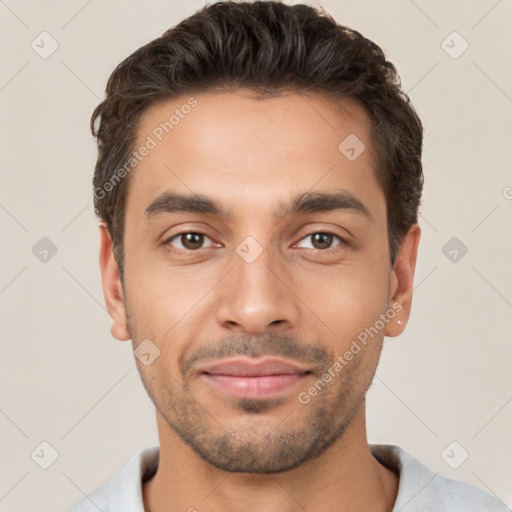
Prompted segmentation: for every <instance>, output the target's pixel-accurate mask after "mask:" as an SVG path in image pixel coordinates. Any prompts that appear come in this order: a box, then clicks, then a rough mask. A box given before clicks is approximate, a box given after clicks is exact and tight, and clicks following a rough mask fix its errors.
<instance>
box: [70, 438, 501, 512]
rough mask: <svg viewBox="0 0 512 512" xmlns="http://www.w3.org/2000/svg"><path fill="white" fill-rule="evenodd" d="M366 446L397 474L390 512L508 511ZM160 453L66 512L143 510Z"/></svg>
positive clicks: (393, 453)
mask: <svg viewBox="0 0 512 512" xmlns="http://www.w3.org/2000/svg"><path fill="white" fill-rule="evenodd" d="M370 451H371V453H372V454H373V456H374V457H375V458H376V459H377V460H378V461H379V462H380V463H381V464H383V465H384V466H386V467H388V468H389V469H391V470H392V471H394V472H395V473H396V474H397V475H398V476H399V482H400V483H399V487H398V494H397V497H396V501H395V505H394V507H393V512H399V511H402V512H434V511H435V512H477V511H478V512H511V510H510V509H509V508H508V507H507V506H505V504H504V503H503V502H502V501H500V500H498V499H497V498H495V497H493V496H491V495H489V494H487V493H485V492H483V491H481V490H480V489H477V488H476V487H473V486H471V485H468V484H465V483H462V482H459V481H457V480H452V479H450V478H445V477H443V476H441V475H439V474H438V473H433V472H432V471H430V470H429V469H428V468H427V467H426V466H424V465H423V464H422V463H421V462H419V461H418V460H416V459H415V458H414V457H411V456H410V455H409V454H408V453H407V452H405V451H404V450H403V449H402V448H400V447H399V446H395V445H388V444H370ZM159 454H160V449H159V446H151V447H149V448H145V449H144V450H140V451H139V452H137V453H136V454H135V455H134V456H133V457H132V458H131V459H130V460H129V461H128V462H127V463H126V465H125V466H124V467H123V469H122V470H121V471H120V472H119V473H118V474H117V475H116V476H115V477H114V478H113V479H112V480H110V481H109V482H108V483H106V484H105V485H103V486H102V487H100V488H98V489H96V490H95V491H94V492H92V493H91V494H90V495H88V496H84V497H83V498H82V499H81V500H80V501H78V502H77V503H75V504H74V505H72V506H71V507H70V508H68V509H67V510H66V511H64V512H98V510H100V511H101V512H145V511H144V506H143V500H142V482H144V481H146V480H149V479H150V478H151V477H152V476H153V475H154V474H155V473H156V470H157V468H158V459H159ZM198 507H199V505H198ZM196 508H197V507H196ZM191 509H192V510H193V509H194V504H193V503H192V504H191ZM199 509H200V507H199V508H198V510H199Z"/></svg>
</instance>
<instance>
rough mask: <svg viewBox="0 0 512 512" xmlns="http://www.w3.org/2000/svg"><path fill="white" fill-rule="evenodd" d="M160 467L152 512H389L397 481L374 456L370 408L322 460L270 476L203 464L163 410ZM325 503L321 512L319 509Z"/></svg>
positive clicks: (151, 489) (149, 486) (150, 485)
mask: <svg viewBox="0 0 512 512" xmlns="http://www.w3.org/2000/svg"><path fill="white" fill-rule="evenodd" d="M156 417H157V426H158V433H159V441H160V461H159V467H158V471H157V472H156V474H155V476H154V477H153V478H152V479H151V480H149V481H148V482H146V483H145V484H144V486H143V496H144V507H145V511H146V512H174V511H190V512H194V511H198V512H202V511H206V510H207V511H208V512H221V511H222V512H230V511H235V510H236V511H239V510H244V511H245V512H257V511H261V510H265V511H267V512H277V511H279V512H296V511H297V510H325V511H327V510H329V511H336V512H349V511H350V512H363V511H367V510H372V511H374V512H391V511H392V509H393V505H394V503H395V499H396V495H397V492H398V477H397V475H395V474H394V473H393V472H392V471H391V470H389V469H388V468H386V467H384V466H383V465H381V464H380V463H379V462H378V461H377V460H376V459H375V458H374V457H373V455H372V454H371V452H370V448H369V445H368V442H367V438H366V419H365V403H364V402H363V404H362V405H361V407H360V409H359V410H358V411H357V412H356V414H355V415H354V417H353V418H352V421H351V423H350V424H349V425H348V427H347V428H346V430H345V431H344V433H343V435H342V436H341V437H340V438H339V439H338V440H337V441H336V442H334V443H333V444H332V445H331V446H330V447H329V448H327V449H326V450H325V451H324V452H323V453H322V454H321V455H320V456H318V457H316V458H314V459H312V460H309V461H307V462H305V463H304V464H302V465H301V466H299V467H298V468H295V469H293V470H289V471H284V472H282V473H274V474H268V475H261V474H254V473H230V472H227V471H223V470H220V469H218V468H216V467H214V466H212V465H211V464H209V463H208V462H206V461H204V460H203V459H202V458H201V457H199V456H198V455H197V454H196V453H195V452H194V451H193V450H192V449H191V448H190V447H189V446H188V445H186V444H185V443H184V442H183V441H182V440H181V439H180V438H179V437H178V436H177V435H176V434H175V432H174V431H173V430H172V429H171V427H170V426H169V425H168V423H167V422H166V420H165V418H163V417H162V416H161V414H160V413H159V412H158V411H157V412H156ZM319 504H321V508H319Z"/></svg>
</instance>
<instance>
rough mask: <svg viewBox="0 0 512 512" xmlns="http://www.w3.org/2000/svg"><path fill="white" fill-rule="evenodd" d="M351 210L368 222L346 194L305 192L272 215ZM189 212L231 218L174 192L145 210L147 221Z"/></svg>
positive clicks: (214, 205) (217, 206)
mask: <svg viewBox="0 0 512 512" xmlns="http://www.w3.org/2000/svg"><path fill="white" fill-rule="evenodd" d="M337 210H338V211H339V210H341V211H343V210H345V211H351V212H354V213H357V214H360V215H361V216H363V217H366V218H367V219H368V220H372V216H371V214H370V211H369V209H368V208H367V207H366V206H365V205H364V203H363V202H362V201H361V200H360V199H358V198H357V197H355V196H354V195H353V194H351V193H350V192H347V191H339V192H305V193H303V194H300V195H298V196H296V197H294V198H293V199H292V201H291V202H289V203H284V202H283V201H281V202H280V203H279V205H278V209H277V210H276V211H274V212H273V213H274V216H275V217H276V218H278V219H284V218H286V217H291V216H294V215H304V214H307V213H324V212H330V211H337ZM176 212H190V213H199V214H203V215H214V216H216V217H219V218H221V219H225V220H229V219H232V218H233V215H232V213H231V211H229V210H227V209H226V208H225V207H224V206H223V205H222V204H221V203H220V202H218V201H215V200H213V199H210V198H209V197H207V196H205V195H202V194H192V195H183V194H178V193H175V192H164V193H163V194H160V195H159V196H158V197H157V198H156V199H155V200H154V201H153V202H152V203H151V204H150V205H149V206H148V207H147V208H146V210H145V214H144V216H145V218H146V219H147V220H149V219H151V218H152V217H155V216H157V215H159V214H164V213H176Z"/></svg>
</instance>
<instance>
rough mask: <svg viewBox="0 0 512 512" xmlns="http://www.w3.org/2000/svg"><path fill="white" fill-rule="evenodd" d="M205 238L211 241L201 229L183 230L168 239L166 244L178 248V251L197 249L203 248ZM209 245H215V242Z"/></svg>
mask: <svg viewBox="0 0 512 512" xmlns="http://www.w3.org/2000/svg"><path fill="white" fill-rule="evenodd" d="M205 238H208V240H210V241H211V239H210V238H209V237H208V236H207V235H206V234H205V233H201V232H200V231H182V232H181V233H177V234H176V235H173V236H172V237H171V238H169V239H167V240H166V241H165V244H168V245H170V246H172V247H173V248H174V249H177V252H189V251H196V250H197V249H202V248H203V247H202V246H203V244H204V240H205ZM174 244H178V246H177V247H176V245H174ZM209 247H213V243H212V244H211V245H210V246H209Z"/></svg>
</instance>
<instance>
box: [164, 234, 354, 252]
mask: <svg viewBox="0 0 512 512" xmlns="http://www.w3.org/2000/svg"><path fill="white" fill-rule="evenodd" d="M191 233H193V234H195V235H203V236H205V237H207V238H210V237H209V236H208V235H207V234H206V233H204V232H203V231H200V230H194V231H181V232H179V233H176V234H175V235H173V236H171V237H170V238H168V239H167V240H166V241H165V242H164V244H165V245H166V246H168V247H170V250H171V251H172V252H174V253H176V254H185V255H188V254H191V253H194V252H198V251H199V250H200V249H196V250H191V249H189V250H181V249H176V248H174V247H172V246H171V245H170V243H171V242H172V241H173V240H175V239H176V238H179V237H180V236H182V235H188V234H191ZM318 233H320V234H322V235H332V236H334V237H335V238H338V239H339V240H340V243H339V244H338V245H335V246H333V247H330V248H329V249H311V250H313V251H319V252H321V253H323V254H332V253H334V252H337V251H338V250H339V249H340V247H341V246H343V245H348V243H347V241H346V240H345V239H343V238H342V237H341V236H340V235H338V234H336V233H333V232H332V231H329V230H320V231H312V232H311V233H308V234H307V235H305V236H303V237H302V238H301V239H300V240H299V242H301V241H302V240H304V239H305V238H308V237H310V236H312V235H316V234H318Z"/></svg>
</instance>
